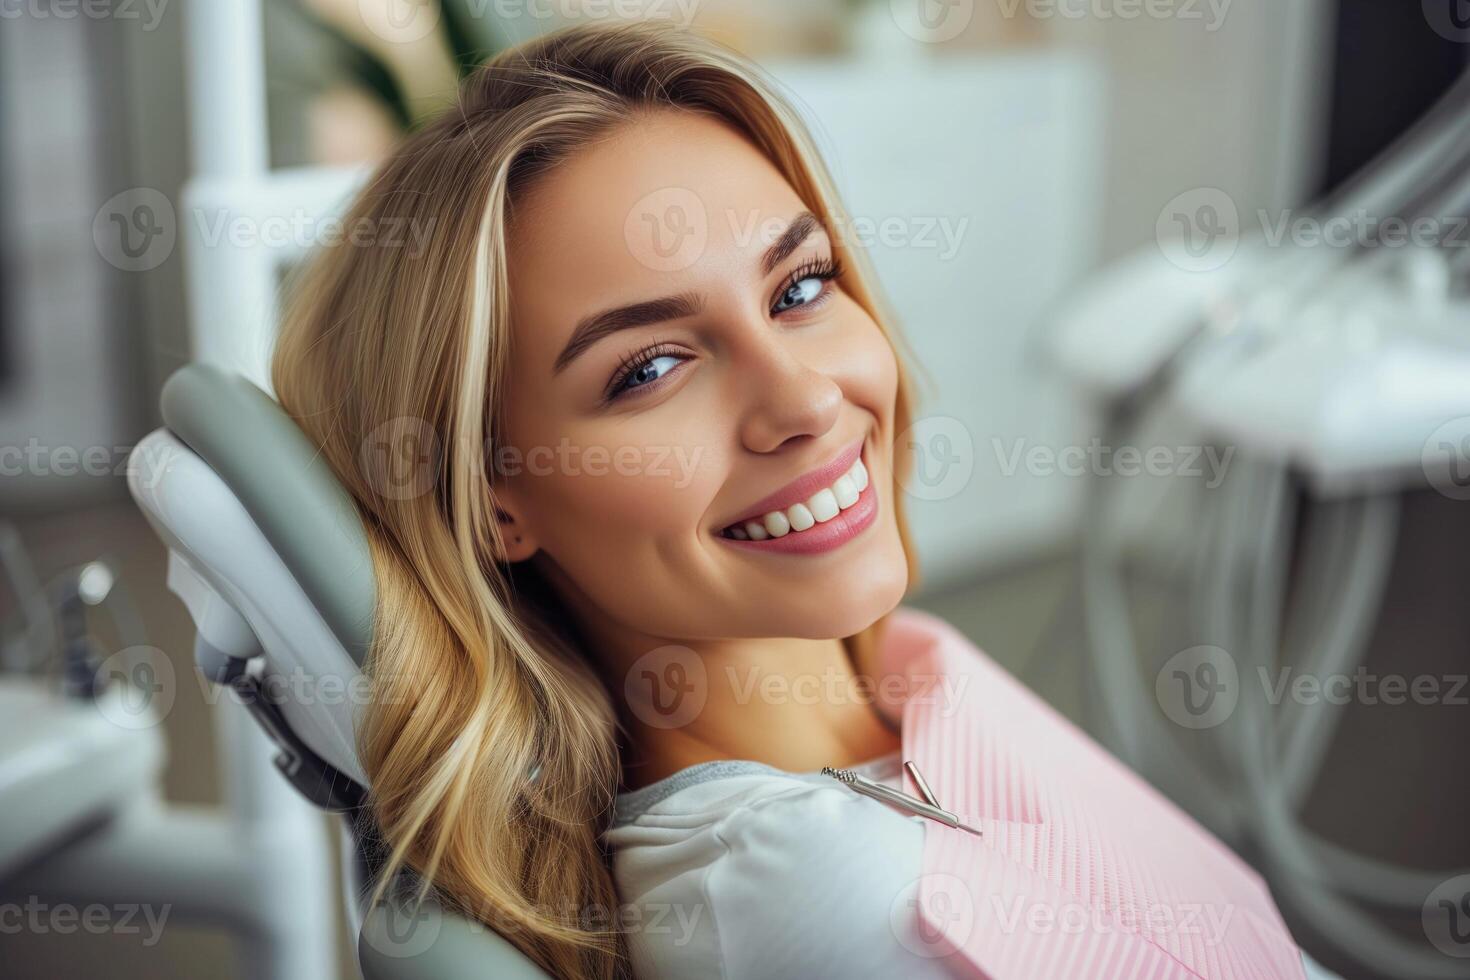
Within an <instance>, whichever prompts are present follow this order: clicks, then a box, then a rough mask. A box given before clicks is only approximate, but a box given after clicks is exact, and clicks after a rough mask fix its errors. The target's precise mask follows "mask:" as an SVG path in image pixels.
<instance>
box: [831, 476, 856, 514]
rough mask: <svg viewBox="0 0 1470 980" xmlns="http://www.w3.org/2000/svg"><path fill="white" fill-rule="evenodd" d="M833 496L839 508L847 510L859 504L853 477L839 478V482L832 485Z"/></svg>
mask: <svg viewBox="0 0 1470 980" xmlns="http://www.w3.org/2000/svg"><path fill="white" fill-rule="evenodd" d="M832 496H834V497H836V498H837V506H838V507H841V508H842V509H843V510H846V509H847V508H849V507H851V506H852V505H853V504H855V503H857V499H858V489H857V487H855V486H853V483H852V478H851V477H848V476H839V477H838V478H837V482H836V483H834V484H832Z"/></svg>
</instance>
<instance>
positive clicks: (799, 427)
mask: <svg viewBox="0 0 1470 980" xmlns="http://www.w3.org/2000/svg"><path fill="white" fill-rule="evenodd" d="M746 361H747V363H746V366H745V367H744V368H743V370H741V371H740V372H739V373H740V374H741V375H743V377H742V378H741V379H740V380H739V381H738V382H737V384H739V389H738V390H739V391H740V396H739V397H740V398H741V408H742V410H743V413H744V414H743V416H742V419H741V432H740V438H741V442H742V444H743V445H744V446H745V448H746V449H748V450H750V451H751V452H757V453H768V452H772V451H774V450H776V449H778V448H780V447H781V446H782V445H783V444H784V443H785V442H787V441H788V440H790V439H792V438H794V437H800V436H821V435H824V434H825V433H827V432H829V431H830V430H831V429H832V427H833V426H834V425H836V424H837V419H838V417H839V415H840V414H841V411H842V399H843V394H842V386H841V385H839V384H838V383H837V381H836V379H834V378H833V377H831V376H830V375H828V374H826V373H824V372H822V371H821V370H818V369H817V367H815V366H813V365H811V364H808V363H806V362H804V361H803V360H802V359H801V358H800V357H798V356H796V354H795V353H794V352H793V351H792V350H791V349H789V348H788V347H786V346H785V345H784V344H782V342H781V341H780V340H779V339H776V338H773V337H768V338H767V340H766V341H765V342H764V343H762V344H761V345H760V348H759V350H756V351H751V352H749V355H748V357H747V358H746ZM742 382H743V383H742Z"/></svg>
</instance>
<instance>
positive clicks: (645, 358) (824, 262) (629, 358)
mask: <svg viewBox="0 0 1470 980" xmlns="http://www.w3.org/2000/svg"><path fill="white" fill-rule="evenodd" d="M842 271H843V270H842V264H841V263H840V262H838V261H837V260H836V259H832V258H827V257H823V258H819V259H808V260H807V261H806V262H803V263H802V264H801V265H799V266H797V267H796V269H794V270H793V271H792V273H791V275H789V276H787V277H786V280H785V281H784V282H783V283H782V284H781V286H780V288H778V289H777V290H776V293H775V296H773V297H772V299H771V307H772V308H774V307H775V306H776V304H777V303H779V302H780V301H781V297H782V296H784V295H785V294H786V291H787V290H788V289H790V288H791V287H792V286H795V285H796V284H797V283H799V282H802V281H803V280H805V279H820V280H821V281H822V285H823V288H822V291H821V292H820V293H818V294H817V296H816V298H814V299H812V300H809V301H808V302H806V303H803V304H802V305H801V306H798V307H793V308H792V309H806V308H809V307H814V306H817V305H818V304H820V303H822V302H824V301H825V300H826V299H827V297H828V296H830V295H831V292H830V290H828V289H827V288H826V284H827V283H829V282H831V281H832V280H834V279H840V278H842ZM780 312H790V311H789V310H783V311H780ZM775 315H778V316H779V315H780V313H776V314H775ZM678 353H679V352H678V351H677V350H676V349H674V348H673V347H671V346H670V345H668V344H666V343H663V342H662V341H657V340H655V341H654V342H653V343H651V344H648V345H647V346H644V347H640V348H639V349H637V350H635V351H632V352H631V353H628V354H625V355H623V357H622V359H621V360H620V361H619V362H618V366H617V368H616V369H615V370H614V371H613V377H612V381H610V382H609V383H608V386H607V390H606V391H605V392H603V401H604V402H613V401H616V400H618V399H619V398H623V397H625V396H627V395H628V394H630V393H631V392H633V391H637V390H641V389H633V388H629V389H625V388H624V387H623V386H624V385H625V384H627V382H628V379H629V378H630V377H632V376H633V374H635V373H636V372H637V371H639V370H641V369H642V368H644V367H646V366H647V365H648V363H649V362H650V361H655V360H657V359H658V358H660V357H673V356H677V355H678ZM660 380H662V379H660ZM657 384H658V381H654V382H652V383H651V384H648V385H643V386H641V387H642V388H649V387H653V386H654V385H657Z"/></svg>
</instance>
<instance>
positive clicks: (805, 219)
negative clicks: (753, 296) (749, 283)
mask: <svg viewBox="0 0 1470 980" xmlns="http://www.w3.org/2000/svg"><path fill="white" fill-rule="evenodd" d="M820 227H821V224H820V223H819V222H818V221H817V216H816V215H814V214H812V213H811V212H810V211H803V212H801V214H798V215H797V216H796V217H795V218H793V219H791V224H789V225H787V226H786V230H785V231H783V232H782V233H781V237H780V238H778V239H776V242H775V244H773V245H772V246H771V247H770V248H768V249H766V254H765V255H764V256H762V257H761V275H765V276H769V275H770V274H771V270H773V269H775V268H776V266H778V265H780V264H781V263H782V262H783V261H784V260H785V259H786V257H787V256H788V255H790V254H791V253H792V252H794V251H796V250H797V249H798V248H800V247H801V243H802V242H804V241H806V240H807V239H808V238H810V237H812V233H813V232H815V231H816V230H817V229H818V228H820Z"/></svg>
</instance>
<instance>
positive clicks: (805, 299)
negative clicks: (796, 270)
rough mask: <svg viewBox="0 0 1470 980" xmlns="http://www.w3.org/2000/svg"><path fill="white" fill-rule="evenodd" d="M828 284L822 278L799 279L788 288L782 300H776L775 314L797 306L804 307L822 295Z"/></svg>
mask: <svg viewBox="0 0 1470 980" xmlns="http://www.w3.org/2000/svg"><path fill="white" fill-rule="evenodd" d="M825 282H826V279H824V278H823V277H821V276H807V277H805V278H803V279H799V280H797V281H796V282H793V283H792V284H791V285H789V286H787V287H786V291H785V292H784V293H782V294H781V298H780V299H778V300H776V306H775V308H774V310H773V312H776V313H783V312H785V311H786V310H789V309H792V308H794V307H797V306H804V305H805V304H807V303H810V302H811V301H812V300H814V299H816V298H817V297H818V296H820V295H821V294H822V286H823V284H824V283H825Z"/></svg>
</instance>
